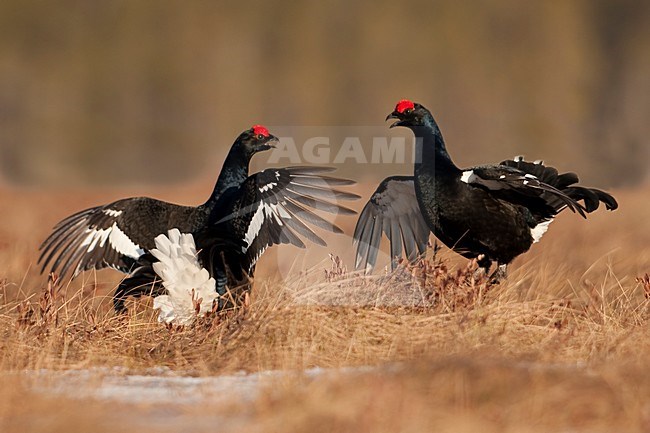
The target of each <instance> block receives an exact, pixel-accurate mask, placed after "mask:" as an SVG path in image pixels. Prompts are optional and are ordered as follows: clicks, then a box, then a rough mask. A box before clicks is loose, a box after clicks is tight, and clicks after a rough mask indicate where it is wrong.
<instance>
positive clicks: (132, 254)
mask: <svg viewBox="0 0 650 433" xmlns="http://www.w3.org/2000/svg"><path fill="white" fill-rule="evenodd" d="M276 142H277V138H276V137H274V136H273V135H271V134H270V133H269V131H268V130H267V129H266V128H264V127H263V126H260V125H255V126H253V127H252V128H251V129H249V130H246V131H244V132H242V133H241V134H240V135H239V137H238V138H237V140H236V141H235V143H234V144H233V145H232V147H231V149H230V152H229V153H228V156H227V157H226V160H225V161H224V165H223V168H222V170H221V173H220V175H219V178H218V180H217V183H216V185H215V188H214V190H213V192H212V194H211V196H210V198H209V199H208V200H207V201H206V202H205V203H203V204H201V205H199V206H181V205H176V204H172V203H167V202H163V201H160V200H156V199H153V198H148V197H136V198H127V199H122V200H118V201H116V202H113V203H110V204H107V205H102V206H97V207H93V208H90V209H87V210H84V211H81V212H78V213H76V214H74V215H72V216H70V217H68V218H66V219H64V220H62V221H61V222H60V223H58V224H57V225H56V226H55V227H54V230H53V232H52V234H51V235H50V236H49V237H48V238H47V239H46V240H45V241H44V242H43V244H42V245H41V247H40V249H41V256H40V258H39V262H42V264H43V267H42V271H45V270H46V269H48V270H49V271H50V272H53V273H56V274H58V275H59V276H60V277H61V278H63V277H65V276H66V275H68V274H70V273H71V274H72V277H73V278H74V277H75V276H77V275H78V274H79V273H80V272H82V271H85V270H89V269H102V268H106V267H110V268H114V269H117V270H119V271H121V272H123V273H127V274H129V275H128V277H127V278H126V279H125V280H123V281H122V283H121V284H120V286H119V287H118V289H117V291H116V293H115V296H114V298H113V301H114V306H115V309H116V310H118V311H123V310H124V300H125V298H126V297H127V296H129V295H134V296H139V295H141V294H144V293H153V294H154V295H156V294H159V293H160V292H161V291H162V287H161V285H160V284H159V283H160V281H159V279H158V277H157V275H156V274H155V272H154V271H153V269H152V263H153V262H155V261H156V259H155V258H154V257H153V256H152V255H151V254H150V250H151V249H153V248H154V247H155V242H154V239H155V238H156V236H158V235H160V234H167V233H168V231H169V230H171V229H174V228H176V229H178V230H179V231H180V232H181V233H189V234H192V235H193V236H194V240H195V242H196V244H197V247H198V248H199V249H200V250H201V252H200V258H201V260H202V262H204V266H205V267H206V268H207V269H209V270H210V272H211V273H213V274H214V275H215V278H216V279H217V282H218V284H217V290H218V291H219V292H220V294H223V293H225V285H226V283H228V284H230V283H234V280H231V281H227V276H230V275H237V276H241V275H242V274H243V272H246V273H247V274H248V275H250V274H252V272H253V270H254V266H255V262H256V260H257V259H258V258H259V257H260V255H261V254H262V253H263V251H264V250H265V249H266V248H267V247H268V246H270V245H273V244H278V243H286V242H287V241H293V242H291V243H294V244H296V245H299V242H296V240H295V239H294V238H293V237H292V238H290V236H291V235H290V234H288V233H289V232H290V229H289V228H287V227H292V226H293V227H295V226H296V225H298V224H301V221H300V220H299V219H300V218H303V217H304V220H305V221H308V222H309V221H321V220H322V221H325V220H323V219H322V218H320V217H318V216H317V215H315V214H313V213H312V212H311V210H310V209H307V208H308V207H313V208H316V209H319V207H318V206H315V205H313V203H320V202H325V201H324V200H319V199H318V197H323V196H326V197H327V198H331V199H336V198H353V197H354V198H356V197H357V196H354V195H353V194H349V193H344V192H340V191H336V190H334V189H332V188H331V187H330V186H331V185H349V184H351V183H353V182H351V181H347V180H341V179H335V178H330V177H327V176H320V173H321V172H322V171H324V170H327V169H319V168H300V167H297V168H283V169H275V170H265V171H263V172H260V173H257V174H255V175H252V176H249V173H248V166H249V162H250V160H251V158H252V157H253V155H254V154H256V153H257V152H261V151H264V150H268V149H271V148H272V147H274V145H275V143H276ZM275 176H277V177H278V178H277V179H275V180H273V179H271V177H275ZM312 193H313V195H314V196H313V197H312V195H311V194H312ZM265 200H268V203H267V201H265ZM284 201H291V203H292V204H294V205H295V206H299V207H300V208H301V212H297V211H295V209H294V211H293V212H287V213H283V214H280V212H281V209H284V207H282V206H278V204H282V203H283V202H284ZM294 202H295V203H294ZM326 203H327V206H328V210H329V211H330V212H343V213H346V212H347V213H349V212H351V211H350V210H349V209H347V208H345V207H342V206H339V205H337V204H336V203H330V202H326ZM301 204H302V205H304V206H301ZM260 207H261V208H263V209H264V214H263V215H261V216H260V215H258V214H257V213H255V211H256V210H257V209H258V208H260ZM292 209H293V208H292ZM256 215H257V218H255V216H256ZM291 218H292V219H293V220H292V221H291V222H290V223H288V224H285V225H284V226H283V229H282V230H278V229H277V228H276V225H278V224H282V223H283V221H285V220H287V219H291ZM269 221H272V222H274V223H269ZM328 224H329V223H327V224H320V226H321V227H323V228H326V229H330V230H331V231H338V232H340V229H338V227H336V226H334V225H332V224H329V225H328ZM251 225H253V226H254V227H249V226H251ZM303 225H304V224H303ZM303 232H305V231H304V230H303ZM303 232H300V233H303ZM294 237H295V235H294ZM316 238H318V237H317V236H316ZM312 239H314V238H313V237H312ZM318 239H320V238H318ZM299 246H300V245H299ZM302 246H304V244H303V245H302ZM215 257H220V259H219V260H215ZM225 262H229V264H230V265H231V266H232V269H228V270H227V269H225ZM219 284H221V285H219Z"/></svg>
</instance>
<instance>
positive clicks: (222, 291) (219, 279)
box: [215, 266, 228, 311]
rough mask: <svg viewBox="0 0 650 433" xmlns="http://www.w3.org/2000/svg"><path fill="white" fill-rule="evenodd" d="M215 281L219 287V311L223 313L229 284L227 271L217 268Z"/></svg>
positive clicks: (220, 267)
mask: <svg viewBox="0 0 650 433" xmlns="http://www.w3.org/2000/svg"><path fill="white" fill-rule="evenodd" d="M215 281H216V286H217V287H216V289H217V294H218V295H219V301H218V304H217V311H221V310H223V309H224V308H225V307H226V294H227V289H226V285H227V284H228V276H227V274H226V270H225V269H224V268H223V267H222V266H217V269H216V273H215Z"/></svg>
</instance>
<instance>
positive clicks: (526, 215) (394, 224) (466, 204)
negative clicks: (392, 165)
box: [354, 100, 618, 277]
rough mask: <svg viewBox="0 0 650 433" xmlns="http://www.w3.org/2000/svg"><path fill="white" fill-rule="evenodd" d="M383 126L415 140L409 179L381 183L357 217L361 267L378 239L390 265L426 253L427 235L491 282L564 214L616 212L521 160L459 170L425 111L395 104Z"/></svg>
mask: <svg viewBox="0 0 650 433" xmlns="http://www.w3.org/2000/svg"><path fill="white" fill-rule="evenodd" d="M388 119H397V122H395V123H394V124H392V125H391V128H393V127H395V126H404V127H407V128H409V129H411V131H413V133H414V135H415V137H416V162H415V165H414V175H413V177H410V176H409V177H391V178H387V179H385V180H384V181H383V182H382V183H381V184H380V185H379V188H378V189H377V191H376V192H375V193H374V194H373V196H372V197H371V199H370V201H369V202H368V204H367V205H366V207H365V208H364V210H363V211H362V213H361V215H360V217H359V221H358V223H357V227H356V229H355V234H354V239H355V242H357V243H358V245H357V260H356V265H357V267H358V268H360V267H364V268H366V269H370V268H372V266H373V265H374V264H375V262H376V258H377V250H378V248H379V243H380V241H381V235H382V232H383V233H385V234H386V235H387V236H388V238H389V240H390V243H391V258H392V259H393V263H394V259H396V258H398V257H399V256H400V255H401V251H402V244H403V245H404V248H405V250H406V253H407V257H408V258H409V259H413V258H415V257H417V256H418V255H420V254H422V253H423V252H424V247H425V245H426V242H427V239H428V237H429V233H428V231H427V230H425V228H424V227H425V225H426V228H428V229H429V230H430V231H432V232H433V234H434V235H435V236H436V237H437V238H438V239H439V240H440V241H441V242H443V243H444V244H445V245H446V246H448V247H449V248H451V249H453V250H454V251H456V252H458V253H459V254H461V255H463V256H464V257H467V258H478V259H479V265H480V266H481V267H483V268H485V269H486V272H487V271H488V270H489V268H490V266H491V264H492V262H496V263H497V265H498V268H497V272H498V273H497V274H496V276H498V277H502V276H505V271H506V265H507V264H508V263H510V262H511V261H512V260H513V259H514V258H515V257H517V256H518V255H520V254H522V253H524V252H525V251H527V250H528V249H529V248H530V246H531V245H532V244H533V243H535V242H537V241H539V240H540V238H541V237H542V235H543V234H544V233H545V232H546V230H547V228H548V225H549V224H550V223H551V222H552V221H553V218H555V216H556V215H557V214H558V213H559V212H560V211H562V210H563V209H565V208H568V209H570V210H572V211H574V212H577V213H579V214H580V215H581V216H583V217H585V218H586V214H587V213H589V212H593V211H594V210H596V209H597V208H598V207H599V204H600V203H601V202H602V203H604V204H605V207H606V208H607V209H609V210H614V209H616V208H617V207H618V204H617V202H616V200H615V199H614V198H613V197H612V196H611V195H610V194H608V193H606V192H603V191H600V190H598V189H595V188H585V187H581V186H577V185H576V184H577V182H578V176H577V175H576V174H574V173H564V174H559V173H558V171H557V170H556V169H554V168H552V167H547V166H544V165H543V164H542V163H541V162H535V163H530V162H526V161H524V160H523V158H521V157H518V158H515V160H508V161H503V162H502V163H500V164H498V165H483V166H478V167H472V168H467V169H460V168H458V167H457V166H456V165H455V164H454V163H453V161H452V160H451V157H450V156H449V154H448V153H447V149H446V147H445V142H444V140H443V138H442V133H441V132H440V129H439V128H438V125H437V124H436V122H435V120H434V119H433V116H432V115H431V113H430V112H429V110H427V109H426V108H425V107H423V106H422V105H420V104H417V103H413V102H411V101H408V100H402V101H400V102H399V103H398V104H397V106H396V107H395V110H394V111H393V112H392V113H391V114H389V115H388V117H387V118H386V120H388Z"/></svg>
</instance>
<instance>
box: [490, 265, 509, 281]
mask: <svg viewBox="0 0 650 433" xmlns="http://www.w3.org/2000/svg"><path fill="white" fill-rule="evenodd" d="M507 276H508V264H499V263H497V268H496V269H495V270H494V272H493V273H492V275H490V283H492V284H499V283H500V282H501V281H503V280H505V279H506V277H507Z"/></svg>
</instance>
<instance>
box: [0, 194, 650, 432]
mask: <svg viewBox="0 0 650 433" xmlns="http://www.w3.org/2000/svg"><path fill="white" fill-rule="evenodd" d="M181 193H182V191H180V190H179V192H178V197H180V195H181ZM647 193H648V190H647V189H646V190H638V191H631V192H619V193H618V194H617V197H619V198H620V202H621V209H620V210H619V211H617V212H616V213H613V214H609V213H607V214H606V213H605V212H599V213H597V214H594V215H593V216H592V218H590V221H588V222H587V223H584V222H583V221H580V220H579V218H577V217H572V216H570V215H563V216H562V217H561V218H560V219H559V220H558V221H557V222H556V223H554V225H553V226H552V227H551V230H550V231H549V233H548V234H547V235H546V237H545V239H544V240H543V242H541V244H540V245H536V246H535V247H534V248H533V249H532V250H531V251H530V252H529V253H527V254H526V255H524V256H522V257H521V258H520V259H518V260H517V261H516V262H515V263H514V266H513V267H512V269H511V274H510V277H509V279H508V280H507V281H506V282H505V283H503V284H501V285H498V286H494V285H490V284H488V283H487V282H486V281H484V280H482V279H475V278H474V276H473V275H474V265H473V264H472V263H469V264H468V263H467V262H466V261H465V260H462V259H460V260H459V259H458V258H457V257H456V256H455V255H454V254H452V253H449V252H445V251H442V252H441V253H440V254H439V255H438V256H437V257H435V258H431V259H429V260H428V261H426V262H423V263H420V264H418V265H415V266H413V267H408V268H405V269H402V271H401V272H398V273H395V274H391V275H385V274H383V273H382V272H381V271H378V273H377V275H375V276H370V277H363V276H360V275H358V274H354V273H351V272H349V271H348V270H347V269H345V264H346V263H350V254H349V250H350V245H349V244H348V243H347V242H349V239H345V238H343V239H336V238H333V239H332V242H331V243H330V244H331V247H330V248H331V249H332V250H333V251H341V252H342V253H343V254H342V257H343V259H342V260H340V259H337V258H335V257H334V256H333V258H332V259H331V260H330V259H326V262H325V263H326V264H325V265H320V266H317V267H311V266H308V267H307V269H308V270H306V271H305V270H301V269H296V270H295V271H294V272H293V273H292V274H291V275H290V276H289V277H287V278H286V279H285V280H284V281H280V282H278V281H277V280H273V279H272V278H270V277H267V276H269V275H272V274H273V272H272V269H271V268H273V261H272V260H267V261H266V262H265V266H266V267H267V268H268V269H266V270H264V269H262V271H261V272H260V273H259V274H258V279H257V281H256V287H255V293H254V294H253V296H252V301H251V303H250V305H249V306H248V307H247V308H244V309H241V310H239V311H236V312H230V313H228V314H225V315H222V316H219V317H217V318H215V319H214V320H204V321H202V322H200V323H199V324H198V325H197V326H194V327H191V328H185V329H182V328H165V327H163V326H160V325H159V324H158V323H156V320H155V316H154V314H153V312H152V310H151V306H150V302H148V301H146V300H145V301H143V302H137V303H134V304H133V305H132V308H131V312H130V313H129V315H128V316H125V317H115V316H114V315H113V314H112V312H111V311H110V302H109V299H108V296H109V295H110V292H111V290H112V288H113V287H114V283H115V281H116V279H115V276H114V275H113V274H112V273H111V272H110V271H109V272H106V273H98V274H97V275H89V276H86V277H85V281H82V282H76V283H74V284H71V285H70V286H67V287H64V288H63V289H57V288H56V287H55V286H52V285H48V284H47V281H45V280H44V279H43V278H40V277H38V275H37V272H35V269H34V268H33V266H32V264H33V262H34V260H35V257H36V254H35V248H36V246H37V245H38V241H39V240H41V239H42V238H43V237H44V235H45V234H46V233H47V230H48V228H49V227H50V226H51V224H52V223H53V222H55V221H56V220H57V219H59V218H60V217H62V216H64V215H65V214H67V213H69V212H70V211H72V210H75V209H78V208H81V207H83V206H85V205H87V204H92V203H96V202H101V201H107V198H106V197H105V196H102V197H98V196H96V195H90V194H87V195H84V194H80V195H78V197H77V198H75V199H70V198H65V197H62V196H54V197H48V196H44V195H42V194H41V193H36V192H29V191H19V192H16V191H8V190H4V191H0V196H1V197H0V198H1V199H2V201H1V202H0V210H2V211H3V220H2V221H1V223H0V263H2V268H0V272H2V273H3V274H4V276H5V277H6V278H5V279H4V280H3V282H2V283H1V284H0V290H1V292H0V295H1V298H0V333H1V336H2V338H1V339H0V345H1V347H2V350H1V351H0V354H1V355H2V358H1V359H0V370H2V371H3V372H4V373H3V374H2V381H3V382H6V383H7V384H9V385H5V386H3V387H2V388H3V389H4V391H3V393H4V394H3V401H5V403H4V404H2V405H0V411H1V412H0V413H1V416H0V423H2V424H0V429H1V430H2V431H38V430H39V424H38V423H39V422H40V421H36V420H34V419H32V418H30V417H29V416H28V414H33V413H39V414H40V415H39V416H40V417H42V419H45V420H48V419H49V420H50V421H48V422H50V425H52V426H54V427H56V428H55V429H54V430H57V429H58V430H61V431H63V430H66V426H68V424H70V425H71V424H75V425H79V426H82V427H79V428H78V431H88V430H87V429H85V428H84V427H83V426H95V429H94V431H103V430H106V431H109V430H111V427H113V428H114V430H111V431H116V430H115V428H117V427H120V428H122V427H123V428H125V429H126V428H127V427H128V426H129V425H130V426H131V427H132V426H133V424H132V420H133V419H136V418H138V414H141V413H146V412H147V411H151V410H154V409H152V408H150V407H147V406H146V402H143V404H144V405H145V406H144V407H143V408H134V407H130V408H125V407H122V406H120V405H117V404H115V405H113V404H109V405H106V404H104V403H102V404H101V405H99V404H97V402H94V401H88V402H84V403H83V404H82V403H80V402H79V401H77V400H67V399H65V398H57V399H56V401H54V400H52V399H51V398H49V397H46V396H42V395H35V394H33V392H32V391H30V390H27V389H25V388H24V387H23V386H22V385H21V383H22V382H21V380H19V379H17V378H15V375H14V373H13V372H16V371H18V370H23V369H39V368H47V369H76V368H86V367H92V366H123V367H127V368H128V369H130V371H136V372H137V371H146V369H148V368H150V367H154V366H167V367H169V368H171V369H172V370H174V371H178V372H180V373H182V374H194V375H213V374H222V373H230V372H234V371H238V370H246V371H249V372H255V371H260V370H266V369H286V370H302V369H304V368H307V367H312V366H319V367H343V366H379V368H378V369H376V370H371V371H366V372H364V373H361V374H354V375H350V374H344V373H341V374H331V375H326V376H324V377H321V378H318V379H316V380H311V379H309V380H308V379H306V378H301V377H297V378H295V379H283V380H280V381H279V383H277V384H274V385H273V387H270V388H269V392H268V393H267V396H266V397H265V398H262V399H260V400H258V401H256V402H254V403H253V404H252V405H246V406H242V407H239V406H236V407H233V408H230V409H232V411H233V412H234V413H238V414H240V415H242V414H245V415H246V416H245V417H243V418H242V419H243V420H244V421H241V422H242V423H243V424H241V425H238V428H241V429H242V430H239V431H476V430H477V429H479V428H481V429H485V430H486V431H517V432H525V431H531V432H542V431H564V430H576V429H577V430H580V431H614V430H616V431H646V430H647V429H649V428H650V406H648V405H647V403H646V402H647V401H648V398H649V397H650V382H648V378H647V371H646V368H647V366H646V363H647V359H649V357H650V338H649V337H648V331H649V329H648V327H649V326H648V318H649V314H650V311H649V306H650V299H649V297H650V295H649V293H650V281H649V280H648V275H647V272H649V271H650V233H649V232H648V230H647V217H648V215H650V203H648V201H647V200H645V197H647ZM173 194H174V193H172V197H168V198H173ZM116 195H117V194H116ZM120 195H121V194H120ZM197 195H199V194H198V193H197ZM179 200H180V199H179ZM180 201H184V202H187V201H191V200H188V199H187V198H185V199H183V200H180ZM341 223H342V224H344V225H347V227H346V228H347V229H349V228H350V226H351V225H353V224H354V221H347V220H346V221H341ZM271 257H272V256H271ZM322 257H323V256H321V257H318V258H316V259H314V260H316V261H318V260H322ZM0 276H2V275H0ZM79 405H82V406H81V407H82V408H83V410H81V411H79V410H77V408H78V407H79ZM230 409H229V410H230ZM215 410H217V409H215ZM219 410H223V408H221V409H219ZM111 411H118V412H119V411H122V412H123V413H131V414H132V416H133V419H131V418H129V417H124V418H121V419H118V420H115V419H114V416H112V415H109V414H110V413H111ZM124 411H126V412H124ZM138 411H140V412H138ZM62 414H67V415H66V416H63V415H62ZM183 416H187V417H188V422H192V421H191V420H192V419H194V418H193V417H196V416H198V415H197V414H196V413H194V412H192V411H190V412H188V413H184V414H183ZM21 417H22V418H21ZM129 420H131V421H129ZM109 421H110V422H109ZM130 422H131V424H129V423H130ZM140 427H141V428H140ZM140 427H139V428H140V429H141V430H142V431H148V430H147V428H146V426H140ZM158 427H159V426H158ZM158 427H155V428H154V427H151V430H154V429H157V430H158V431H160V428H158ZM163 430H164V429H163ZM196 430H197V431H202V428H199V427H197V429H196ZM204 430H206V431H208V430H209V428H208V427H205V428H204ZM67 431H74V430H70V429H68V430H67Z"/></svg>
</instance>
